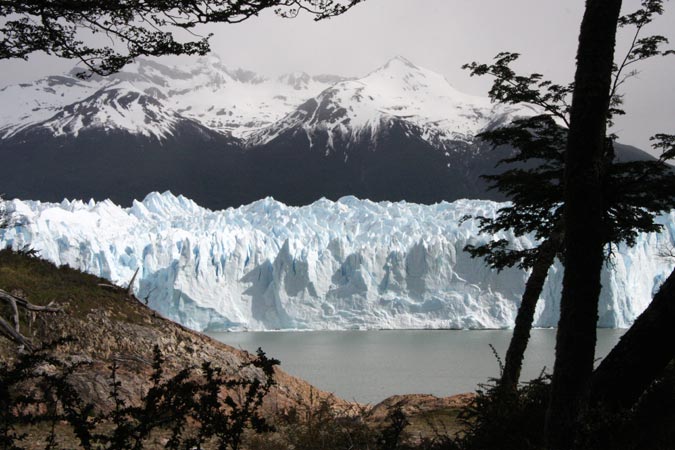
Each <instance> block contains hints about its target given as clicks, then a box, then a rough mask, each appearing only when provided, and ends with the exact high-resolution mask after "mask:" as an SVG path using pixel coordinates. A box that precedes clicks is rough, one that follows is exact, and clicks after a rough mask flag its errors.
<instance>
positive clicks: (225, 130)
mask: <svg viewBox="0 0 675 450" xmlns="http://www.w3.org/2000/svg"><path fill="white" fill-rule="evenodd" d="M74 73H75V71H73V72H72V73H70V74H67V75H64V76H50V77H47V78H44V79H41V80H38V81H36V82H34V83H26V84H19V85H12V86H7V87H5V88H3V89H0V160H2V161H3V164H2V165H1V166H0V192H4V193H5V194H6V195H7V196H9V197H19V198H31V199H39V200H47V201H60V200H61V199H63V198H64V197H67V198H83V199H88V198H95V199H104V198H110V199H112V200H113V201H115V202H118V203H121V204H124V205H127V204H130V203H131V201H132V200H133V199H139V198H143V197H144V196H145V195H146V194H147V193H148V192H152V191H163V190H171V191H173V192H174V193H176V194H183V195H185V196H187V197H189V198H192V199H194V200H195V201H197V202H198V203H200V204H202V205H204V206H207V207H210V208H224V207H229V206H238V205H241V204H245V203H249V202H251V201H254V200H257V199H259V198H262V197H267V196H272V197H274V198H276V199H277V200H280V201H283V202H285V203H287V204H295V205H301V204H307V203H310V202H312V201H314V200H317V199H319V198H321V197H327V198H330V199H337V198H339V197H341V196H344V195H355V196H357V197H362V198H369V199H371V200H375V201H378V200H393V201H396V200H407V201H411V202H419V203H433V202H436V201H440V200H455V199H457V198H483V199H493V200H501V199H502V198H501V197H500V195H499V194H498V193H495V192H491V191H488V190H487V189H486V185H485V183H484V182H483V181H482V180H481V178H480V175H483V174H486V173H494V171H495V168H494V166H495V163H496V162H497V161H498V160H499V159H501V158H502V157H503V156H505V154H506V153H507V152H508V151H509V150H508V149H501V150H500V151H494V150H492V149H491V148H490V147H489V146H487V145H485V144H484V143H481V142H480V141H479V140H477V139H475V136H476V134H478V133H479V132H481V131H482V130H485V129H489V128H493V127H496V126H499V125H500V124H503V123H506V122H508V121H510V120H512V119H513V118H514V117H517V116H523V115H529V114H533V113H534V112H535V110H534V109H533V108H531V107H529V106H527V105H522V106H504V105H495V104H492V103H491V102H490V101H489V99H488V98H483V97H475V96H470V95H467V94H463V93H461V92H459V91H457V90H456V89H454V88H453V87H452V86H450V84H449V83H448V82H447V81H446V80H445V79H444V78H443V77H442V76H441V75H439V74H437V73H434V72H432V71H429V70H426V69H423V68H420V67H418V66H416V65H414V64H413V63H411V62H410V61H408V60H406V59H404V58H400V57H397V58H394V59H392V60H390V61H388V62H387V63H386V64H385V65H384V66H382V67H380V68H378V69H376V70H374V71H373V72H371V73H369V74H368V75H366V76H365V77H362V78H358V79H348V78H344V77H339V76H335V75H318V76H310V75H308V74H305V73H292V74H286V75H283V76H281V77H278V78H265V77H263V76H260V75H258V74H256V73H254V72H250V71H246V70H242V69H236V70H230V69H228V68H227V67H225V66H224V65H223V64H222V62H221V61H220V60H218V59H217V58H215V57H207V58H202V59H200V60H199V61H198V62H197V63H196V64H194V65H192V66H190V67H182V68H181V67H173V68H170V67H167V66H164V65H161V64H158V63H155V62H152V61H148V60H139V61H138V62H136V63H135V64H133V65H131V66H128V67H127V68H126V69H125V70H124V71H123V72H120V73H118V74H115V75H113V76H110V77H106V78H101V77H93V78H92V79H89V80H86V81H83V80H79V79H77V78H76V77H75V76H74V75H73V74H74ZM619 154H620V155H624V157H627V158H631V159H634V158H648V157H649V156H648V155H647V154H646V153H644V152H641V151H640V150H638V149H634V148H626V147H623V146H621V147H620V148H619Z"/></svg>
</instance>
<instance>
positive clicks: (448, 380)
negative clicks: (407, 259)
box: [210, 329, 625, 403]
mask: <svg viewBox="0 0 675 450" xmlns="http://www.w3.org/2000/svg"><path fill="white" fill-rule="evenodd" d="M624 332H625V330H608V329H601V330H598V345H597V348H596V358H602V357H604V356H605V355H607V353H608V352H609V350H610V349H611V348H612V347H613V346H614V344H616V342H617V341H618V340H619V338H620V337H621V335H622V334H623V333H624ZM555 333H556V331H555V330H534V331H533V333H532V338H531V340H530V345H529V346H528V350H527V353H526V354H525V365H524V368H523V379H531V378H534V377H536V376H537V375H539V373H541V371H542V370H543V369H544V368H546V369H547V370H548V371H550V370H552V368H553V352H554V348H555ZM210 335H211V336H212V337H214V338H215V339H218V340H219V341H221V342H224V343H226V344H228V345H231V346H233V347H237V348H242V349H244V350H248V351H255V350H256V349H257V348H258V347H262V349H263V350H264V351H265V352H266V353H267V354H268V355H269V356H272V357H274V358H277V359H280V360H281V367H282V368H283V369H285V370H286V371H287V372H288V373H290V374H292V375H295V376H298V377H300V378H304V379H305V380H307V381H309V382H310V383H312V384H313V385H315V386H317V387H318V388H320V389H323V390H326V391H329V392H333V393H335V394H336V395H338V396H340V397H342V398H345V399H349V400H356V401H358V402H363V403H377V402H379V401H381V400H384V399H385V398H386V397H389V396H390V395H394V394H413V393H427V394H434V395H438V396H447V395H453V394H459V393H462V392H470V391H473V390H475V389H476V386H477V385H478V383H482V382H485V381H486V380H487V378H488V377H494V376H497V375H498V373H499V365H498V363H497V360H496V358H495V357H494V355H493V353H492V350H491V349H490V345H492V346H494V348H495V349H496V350H497V352H498V353H499V354H500V355H501V356H502V357H503V355H504V354H505V353H506V349H507V347H508V345H509V340H510V339H511V331H510V330H494V331H492V330H490V331H484V330H481V331H474V330H471V331H457V330H439V331H428V330H420V331H414V330H396V331H308V332H262V333H260V332H246V333H210Z"/></svg>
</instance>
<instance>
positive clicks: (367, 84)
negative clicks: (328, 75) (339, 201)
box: [248, 57, 534, 148]
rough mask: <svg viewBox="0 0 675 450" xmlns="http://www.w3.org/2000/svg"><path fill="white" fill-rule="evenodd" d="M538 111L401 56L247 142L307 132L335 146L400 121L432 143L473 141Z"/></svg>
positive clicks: (338, 86)
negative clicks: (470, 90) (472, 91)
mask: <svg viewBox="0 0 675 450" xmlns="http://www.w3.org/2000/svg"><path fill="white" fill-rule="evenodd" d="M533 111H534V109H531V108H528V107H526V106H522V107H505V106H502V105H495V104H493V103H491V102H490V99H489V98H487V97H477V96H471V95H467V94H464V93H462V92H459V91H458V90H456V89H455V88H453V87H452V86H451V85H450V84H449V83H448V81H447V80H446V79H445V78H444V77H443V76H442V75H440V74H438V73H435V72H432V71H430V70H427V69H423V68H420V67H418V66H416V65H414V64H413V63H411V62H410V61H408V60H407V59H405V58H403V57H396V58H393V59H391V60H390V61H388V62H387V63H386V64H385V65H384V66H382V67H380V68H379V69H377V70H375V71H373V72H371V73H370V74H368V75H366V76H365V77H363V78H359V79H356V80H348V81H343V82H341V83H337V84H335V85H334V86H332V87H330V88H328V89H326V90H324V91H323V92H321V93H320V94H319V95H317V96H316V97H313V98H311V99H309V100H307V101H306V102H305V103H303V104H302V105H301V106H299V107H298V108H297V109H296V110H295V111H293V112H292V113H290V114H289V115H288V116H286V117H285V118H284V119H282V120H280V121H279V122H277V123H275V124H273V125H271V126H269V127H266V128H264V129H262V130H260V131H259V132H256V133H253V135H252V136H251V138H250V139H249V140H248V144H249V145H259V144H265V143H268V142H269V141H271V140H273V139H275V138H277V137H278V136H280V135H282V134H285V133H290V132H295V133H297V132H304V133H306V135H307V137H308V139H309V141H310V145H314V141H315V140H317V139H316V137H317V135H320V134H325V135H327V137H326V138H324V139H325V140H326V141H327V145H328V147H329V148H331V147H332V146H333V145H334V143H335V142H336V141H340V142H347V143H349V142H351V143H354V142H359V141H360V140H361V139H360V137H361V136H364V135H365V136H367V138H369V139H374V138H375V137H376V136H377V135H378V134H379V131H380V130H381V129H383V128H385V129H386V128H387V127H388V126H389V124H391V123H392V122H394V121H399V122H401V123H405V124H407V125H408V127H409V128H411V129H415V131H416V133H417V134H418V135H419V136H420V137H422V138H423V139H424V140H425V141H427V142H428V143H429V144H431V145H435V146H439V147H444V146H445V145H447V144H449V143H450V142H453V141H464V142H471V141H473V139H474V137H475V136H476V134H478V133H479V132H481V131H483V130H484V129H486V128H487V127H488V126H490V125H491V124H493V123H495V122H501V121H504V120H508V118H509V117H514V116H517V115H525V114H532V112H533ZM321 140H323V139H321Z"/></svg>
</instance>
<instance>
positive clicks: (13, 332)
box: [0, 289, 63, 351]
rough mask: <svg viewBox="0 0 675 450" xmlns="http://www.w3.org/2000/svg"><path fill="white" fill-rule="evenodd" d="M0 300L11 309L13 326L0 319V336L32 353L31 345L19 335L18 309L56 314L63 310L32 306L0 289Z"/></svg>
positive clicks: (48, 306)
mask: <svg viewBox="0 0 675 450" xmlns="http://www.w3.org/2000/svg"><path fill="white" fill-rule="evenodd" d="M0 300H3V301H5V302H7V303H8V304H9V306H10V307H11V309H12V321H13V322H14V326H12V325H10V324H9V323H8V322H7V321H6V320H5V319H3V318H2V317H0V334H3V335H5V336H6V337H7V338H8V339H9V340H11V341H13V342H15V343H16V344H17V345H19V346H23V348H24V349H26V350H27V351H33V345H32V344H31V343H30V342H29V341H28V339H27V338H26V337H25V336H24V335H22V334H21V328H20V322H19V308H22V309H25V310H26V311H29V312H30V313H36V312H41V313H58V312H62V311H63V309H61V308H59V307H55V306H52V303H50V304H49V305H47V306H40V305H34V304H33V303H31V302H29V301H28V300H26V299H25V298H21V297H17V296H16V295H12V294H10V293H8V292H6V291H3V290H2V289H0Z"/></svg>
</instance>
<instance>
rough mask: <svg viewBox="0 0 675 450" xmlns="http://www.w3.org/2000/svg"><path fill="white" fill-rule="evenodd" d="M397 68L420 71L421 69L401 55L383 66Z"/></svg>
mask: <svg viewBox="0 0 675 450" xmlns="http://www.w3.org/2000/svg"><path fill="white" fill-rule="evenodd" d="M396 66H403V67H407V68H409V69H419V67H418V66H416V65H415V64H413V63H412V62H411V61H410V60H409V59H408V58H405V57H403V56H401V55H397V56H394V57H393V58H391V59H390V60H389V61H387V62H386V63H385V64H384V66H382V68H391V67H396Z"/></svg>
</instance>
